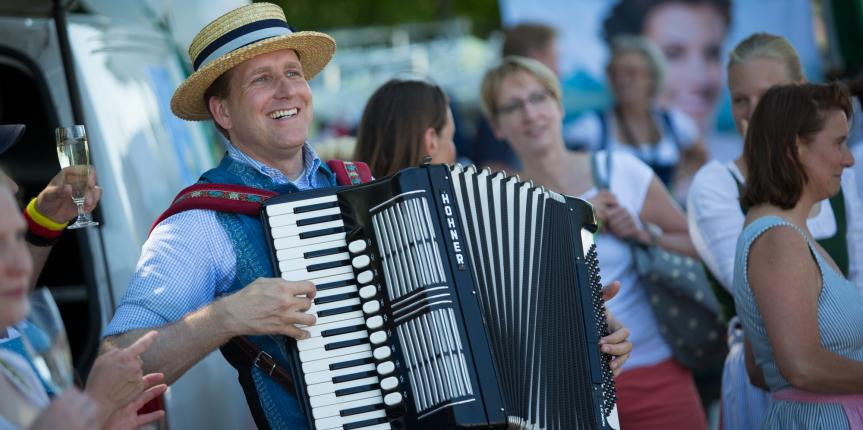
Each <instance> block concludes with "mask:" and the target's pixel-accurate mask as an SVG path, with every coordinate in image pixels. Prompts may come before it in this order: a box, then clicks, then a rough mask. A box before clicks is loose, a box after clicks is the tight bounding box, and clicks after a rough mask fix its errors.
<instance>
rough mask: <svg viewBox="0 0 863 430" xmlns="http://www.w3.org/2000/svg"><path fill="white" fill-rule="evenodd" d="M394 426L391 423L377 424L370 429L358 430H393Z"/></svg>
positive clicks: (360, 429)
mask: <svg viewBox="0 0 863 430" xmlns="http://www.w3.org/2000/svg"><path fill="white" fill-rule="evenodd" d="M392 428H393V426H392V425H390V423H381V424H375V425H373V426H369V427H359V428H357V430H392Z"/></svg>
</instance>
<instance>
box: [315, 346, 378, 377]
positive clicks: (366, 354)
mask: <svg viewBox="0 0 863 430" xmlns="http://www.w3.org/2000/svg"><path fill="white" fill-rule="evenodd" d="M371 357H372V351H371V350H369V351H361V352H355V353H352V354H345V355H338V356H336V355H334V356H330V357H326V358H324V359H323V360H317V361H312V362H308V363H303V364H302V368H303V373H304V374H308V373H315V372H322V371H329V370H330V365H333V364H341V363H346V362H348V361H354V360H362V359H366V358H371Z"/></svg>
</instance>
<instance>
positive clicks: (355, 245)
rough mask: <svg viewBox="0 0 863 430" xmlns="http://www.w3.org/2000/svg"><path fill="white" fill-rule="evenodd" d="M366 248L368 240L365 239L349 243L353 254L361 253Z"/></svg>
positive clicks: (349, 248)
mask: <svg viewBox="0 0 863 430" xmlns="http://www.w3.org/2000/svg"><path fill="white" fill-rule="evenodd" d="M365 250H366V241H364V240H362V239H361V240H355V241H353V242H351V243H349V244H348V251H351V254H359V253H361V252H363V251H365Z"/></svg>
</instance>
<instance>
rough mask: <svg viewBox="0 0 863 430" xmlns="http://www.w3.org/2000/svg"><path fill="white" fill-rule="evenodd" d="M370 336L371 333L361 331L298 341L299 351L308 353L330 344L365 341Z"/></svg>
mask: <svg viewBox="0 0 863 430" xmlns="http://www.w3.org/2000/svg"><path fill="white" fill-rule="evenodd" d="M368 335H369V332H367V331H365V330H361V331H355V332H351V333H345V334H339V335H336V336H327V337H320V336H319V337H311V338H308V339H303V340H301V341H297V349H298V350H300V351H308V350H310V349H317V348H324V347H326V346H327V345H329V344H332V343H336V342H342V341H345V340H353V339H365V338H366V337H368Z"/></svg>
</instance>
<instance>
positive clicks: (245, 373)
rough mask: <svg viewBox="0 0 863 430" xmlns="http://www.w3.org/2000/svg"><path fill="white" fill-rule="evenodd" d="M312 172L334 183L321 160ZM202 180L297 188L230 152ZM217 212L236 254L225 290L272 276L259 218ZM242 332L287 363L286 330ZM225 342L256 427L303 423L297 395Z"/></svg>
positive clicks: (302, 426) (318, 179)
mask: <svg viewBox="0 0 863 430" xmlns="http://www.w3.org/2000/svg"><path fill="white" fill-rule="evenodd" d="M314 175H315V180H316V183H319V184H320V183H326V184H329V185H335V184H336V177H335V175H334V174H333V173H332V172H331V171H330V170H329V169H328V168H327V166H326V165H325V164H322V165H321V167H320V169H318V171H317V172H315V173H314ZM200 181H201V182H209V183H220V184H234V185H244V186H247V187H255V188H260V189H265V190H269V191H274V192H276V193H279V194H285V193H293V192H296V191H298V189H297V187H296V186H294V184H291V183H288V184H281V185H277V184H274V183H273V181H272V180H271V179H270V178H269V177H267V176H265V175H263V174H261V173H260V172H258V171H257V170H255V169H254V168H253V167H251V166H248V165H246V164H243V163H240V162H237V161H235V160H234V159H232V158H230V157H228V156H225V158H224V159H222V162H221V163H219V165H218V166H217V167H216V168H214V169H211V170H209V171H207V172H206V173H204V174H203V175H202V176H201V179H200ZM217 218H218V220H219V223H220V224H221V225H222V227H223V228H224V229H225V232H226V233H227V234H228V237H230V239H231V243H232V244H233V246H234V252H235V254H236V258H237V275H236V278H235V279H234V282H233V284H232V285H231V287H230V289H229V290H228V292H227V293H228V294H230V293H233V292H235V291H238V290H240V289H241V288H243V287H245V286H246V285H248V284H249V283H251V282H252V281H254V280H255V279H257V278H260V277H274V275H273V273H274V271H273V268H272V265H271V264H270V255H269V251H268V249H267V244H266V237H265V235H264V230H263V226H262V225H261V221H260V218H258V217H251V216H248V215H242V214H236V213H228V212H219V213H218V214H217ZM246 337H247V338H248V339H249V340H251V341H252V342H254V343H255V344H257V345H258V347H260V348H261V349H263V350H264V351H266V352H267V353H268V354H270V355H271V356H272V357H273V358H274V359H275V360H276V361H277V362H278V363H279V365H280V366H282V367H284V368H286V369H290V368H291V360H292V359H291V355H290V353H289V352H288V351H287V349H286V344H285V340H284V336H282V335H269V336H246ZM229 345H230V344H228V345H225V346H223V347H222V354H223V355H224V356H225V358H226V359H227V360H228V362H229V363H231V365H232V366H234V368H236V369H237V372H238V379H239V381H240V385H242V387H243V391H244V392H245V394H246V401H247V402H248V404H249V409H250V410H251V412H252V416H253V417H254V418H255V423H256V424H257V426H258V428H261V429H307V428H308V421H307V419H306V416H305V415H304V414H303V412H302V410H300V406H299V403H298V402H297V399H296V398H295V397H294V396H293V395H292V394H291V393H288V392H287V391H286V390H285V389H284V388H282V386H281V385H279V384H278V383H277V382H276V381H274V380H273V379H272V378H271V377H270V376H269V375H267V374H266V373H264V372H262V371H261V369H258V368H257V367H252V363H250V362H248V360H247V359H244V358H242V357H239V356H238V355H236V354H230V353H228V352H227V351H228V350H227V348H229Z"/></svg>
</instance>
